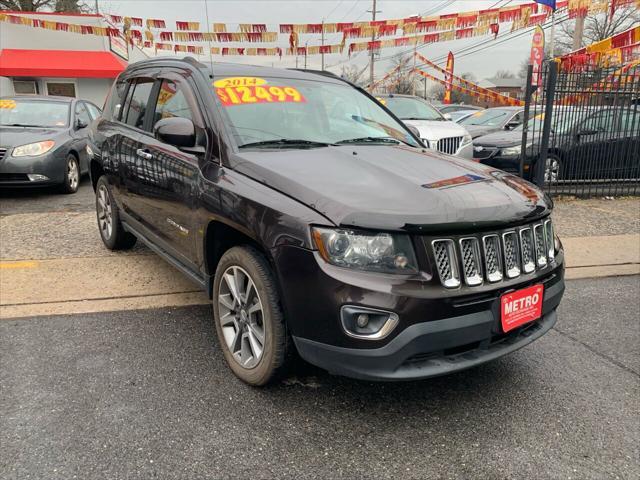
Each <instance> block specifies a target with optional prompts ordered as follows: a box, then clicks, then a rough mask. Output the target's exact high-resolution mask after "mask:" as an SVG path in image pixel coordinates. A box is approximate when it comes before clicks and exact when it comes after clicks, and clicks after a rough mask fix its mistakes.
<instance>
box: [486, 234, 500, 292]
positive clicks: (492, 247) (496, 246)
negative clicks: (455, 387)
mask: <svg viewBox="0 0 640 480" xmlns="http://www.w3.org/2000/svg"><path fill="white" fill-rule="evenodd" d="M482 245H483V247H484V266H485V272H486V276H487V280H489V281H490V282H498V281H500V280H502V254H501V252H500V238H499V237H498V235H486V236H485V237H482Z"/></svg>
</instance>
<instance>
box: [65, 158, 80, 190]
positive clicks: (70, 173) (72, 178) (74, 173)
mask: <svg viewBox="0 0 640 480" xmlns="http://www.w3.org/2000/svg"><path fill="white" fill-rule="evenodd" d="M67 181H68V182H69V187H70V188H71V190H75V189H76V188H78V183H79V182H80V172H79V171H78V162H77V161H76V159H75V158H72V157H71V158H69V159H68V160H67Z"/></svg>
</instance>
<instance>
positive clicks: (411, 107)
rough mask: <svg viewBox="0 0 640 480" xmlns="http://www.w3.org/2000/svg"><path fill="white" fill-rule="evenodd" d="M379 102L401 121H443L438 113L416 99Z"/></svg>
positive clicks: (394, 98)
mask: <svg viewBox="0 0 640 480" xmlns="http://www.w3.org/2000/svg"><path fill="white" fill-rule="evenodd" d="M379 100H380V103H382V104H383V105H384V106H386V107H387V108H388V109H389V110H391V111H392V112H393V113H394V114H395V116H396V117H398V118H400V119H402V120H444V117H443V116H442V115H441V114H440V112H438V111H437V110H436V109H435V108H433V107H432V106H431V105H428V104H426V103H424V102H423V101H422V100H418V99H417V98H409V97H384V98H380V99H379Z"/></svg>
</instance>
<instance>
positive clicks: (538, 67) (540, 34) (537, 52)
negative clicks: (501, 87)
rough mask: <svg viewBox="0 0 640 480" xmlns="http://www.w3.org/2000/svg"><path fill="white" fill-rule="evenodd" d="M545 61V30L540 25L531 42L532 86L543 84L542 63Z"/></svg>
mask: <svg viewBox="0 0 640 480" xmlns="http://www.w3.org/2000/svg"><path fill="white" fill-rule="evenodd" d="M543 60H544V30H543V29H542V27H541V26H540V25H538V26H537V27H536V28H535V30H534V31H533V39H532V40H531V58H530V60H529V63H530V64H531V65H533V75H532V76H531V85H533V86H534V87H537V86H538V85H540V84H541V82H542V61H543Z"/></svg>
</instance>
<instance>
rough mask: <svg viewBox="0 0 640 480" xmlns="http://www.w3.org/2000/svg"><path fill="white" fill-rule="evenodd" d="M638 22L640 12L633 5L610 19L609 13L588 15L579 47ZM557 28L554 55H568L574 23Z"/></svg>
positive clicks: (618, 10)
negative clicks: (556, 49)
mask: <svg viewBox="0 0 640 480" xmlns="http://www.w3.org/2000/svg"><path fill="white" fill-rule="evenodd" d="M639 22H640V10H639V9H638V7H637V6H635V5H629V6H626V7H620V8H618V9H617V10H616V12H615V14H614V15H613V18H611V16H610V15H609V12H607V13H601V14H598V15H588V16H587V17H586V18H585V21H584V31H583V35H582V45H581V47H585V46H587V45H591V44H592V43H594V42H599V41H600V40H604V39H605V38H609V37H611V36H613V35H615V34H617V33H620V32H624V31H625V30H628V29H629V28H631V27H632V26H634V25H637V24H638V23H639ZM559 27H560V28H559V30H560V31H559V32H558V33H559V35H558V37H557V39H556V46H557V48H558V51H556V55H558V54H563V53H568V52H570V51H572V50H573V32H574V30H575V21H565V22H562V23H560V24H559Z"/></svg>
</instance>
